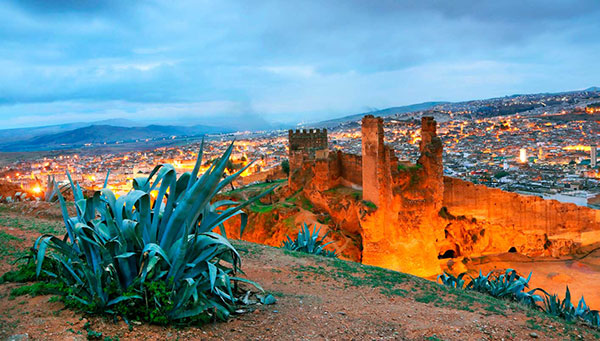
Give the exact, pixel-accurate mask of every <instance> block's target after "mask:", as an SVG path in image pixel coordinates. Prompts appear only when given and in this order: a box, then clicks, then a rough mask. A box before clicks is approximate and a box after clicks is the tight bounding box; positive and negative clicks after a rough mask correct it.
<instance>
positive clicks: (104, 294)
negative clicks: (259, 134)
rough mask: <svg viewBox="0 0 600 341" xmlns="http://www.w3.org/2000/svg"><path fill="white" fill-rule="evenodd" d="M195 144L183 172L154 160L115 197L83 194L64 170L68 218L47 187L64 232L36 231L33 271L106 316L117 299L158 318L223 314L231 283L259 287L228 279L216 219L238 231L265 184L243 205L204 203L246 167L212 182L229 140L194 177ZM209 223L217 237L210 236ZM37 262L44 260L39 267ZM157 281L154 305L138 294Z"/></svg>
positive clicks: (230, 263)
mask: <svg viewBox="0 0 600 341" xmlns="http://www.w3.org/2000/svg"><path fill="white" fill-rule="evenodd" d="M203 146H204V141H203V142H202V145H201V147H200V152H199V156H198V160H197V162H196V165H195V167H194V169H193V171H192V172H191V173H190V172H186V173H184V174H182V175H181V176H179V177H177V174H176V172H175V169H174V167H173V166H171V165H168V164H163V165H159V166H156V167H155V168H154V169H153V170H152V172H151V173H150V175H149V176H147V177H139V178H136V179H134V180H133V186H132V189H131V190H130V191H129V192H128V193H127V194H126V195H123V196H121V197H119V198H117V197H116V196H115V194H114V193H113V192H112V191H111V190H109V189H108V188H106V184H107V182H105V186H104V187H105V188H103V189H102V190H99V191H96V192H94V194H93V195H92V196H91V197H89V198H84V196H83V193H82V191H81V188H80V187H79V184H74V183H73V181H72V179H71V176H70V174H68V173H67V177H68V178H69V181H70V183H71V188H72V190H73V195H74V199H75V208H76V216H74V217H70V216H69V214H68V212H67V207H66V204H65V200H64V198H63V197H62V195H61V194H60V191H59V189H58V186H57V185H55V189H56V195H57V196H58V199H59V201H60V205H61V209H62V214H63V218H64V223H65V227H66V236H65V237H64V238H59V237H56V236H52V235H42V236H40V237H39V238H38V239H37V240H36V241H35V244H34V246H33V250H34V258H35V261H36V273H37V275H38V276H39V275H40V274H41V273H42V272H43V273H44V274H46V275H48V276H50V277H52V278H56V279H57V280H58V281H62V282H63V283H64V284H66V285H67V286H68V287H69V288H70V294H69V298H70V299H73V300H75V301H77V302H79V303H80V304H81V305H83V306H84V307H87V309H88V310H90V311H96V312H98V311H102V312H108V313H116V312H118V311H119V309H120V308H123V305H127V304H134V303H135V304H138V303H136V302H139V303H141V302H145V305H148V304H150V305H154V306H156V309H157V310H158V311H160V312H161V313H162V314H164V319H165V320H166V321H177V320H182V319H190V318H191V319H199V320H208V319H209V318H217V319H226V318H227V317H228V316H229V314H230V313H231V312H233V311H234V310H235V306H236V305H237V304H238V303H240V298H239V296H236V295H237V292H236V291H235V290H234V289H235V287H236V283H238V282H246V283H250V284H253V285H255V286H256V287H258V288H259V289H260V286H259V285H258V284H256V283H254V282H251V281H249V280H247V279H244V278H239V277H236V274H237V273H238V272H239V271H240V266H241V260H240V255H239V254H238V252H237V251H236V249H235V248H234V247H233V246H232V245H231V244H230V243H229V241H228V240H227V237H226V235H225V232H224V227H223V222H224V221H225V220H227V219H229V218H231V217H233V216H236V215H239V216H241V226H240V233H242V232H243V230H244V227H245V225H246V222H247V216H246V214H245V213H244V212H243V211H242V209H243V208H244V207H246V206H248V205H249V204H251V203H252V202H254V201H256V200H258V199H260V198H261V197H264V196H265V195H267V194H268V193H269V192H270V191H272V190H273V188H271V189H270V190H268V191H266V192H264V193H262V194H260V195H258V196H257V197H254V198H252V199H250V200H248V201H246V202H243V203H237V202H234V201H229V200H224V201H217V202H214V203H211V201H213V198H214V196H215V195H216V194H217V193H218V192H219V191H220V190H221V189H223V188H224V187H225V186H227V185H228V184H229V183H231V182H232V181H233V180H234V179H235V177H237V176H238V175H239V174H240V173H242V172H243V171H244V170H245V169H246V168H247V167H249V166H250V165H251V163H249V164H248V165H247V166H246V167H244V168H242V169H240V170H239V171H238V172H236V173H235V174H232V175H230V176H228V177H226V178H225V179H223V180H221V179H222V175H223V171H224V169H225V167H226V164H227V161H228V160H229V158H230V156H231V153H232V150H233V143H232V144H231V145H230V146H229V147H228V148H227V150H226V151H225V153H224V154H223V155H222V156H221V157H220V158H219V159H218V160H217V161H216V162H214V163H213V164H212V165H211V166H210V168H209V169H208V170H207V171H206V172H205V173H204V174H203V175H201V176H200V177H198V171H199V169H200V165H201V162H202V150H203ZM107 180H108V176H107ZM153 191H157V195H156V198H155V199H152V198H153V196H151V195H150V193H151V192H153ZM217 227H219V228H220V229H221V234H218V233H215V232H213V230H214V229H215V228H217ZM45 262H49V263H50V264H51V266H43V264H44V263H45ZM47 269H50V270H47ZM158 284H160V285H161V286H162V287H163V289H164V291H165V292H166V293H167V294H166V295H167V296H168V297H166V298H164V302H166V303H165V304H162V305H161V304H160V302H159V301H160V300H159V299H157V298H156V297H152V292H153V291H152V290H148V288H149V285H158ZM260 290H262V289H260ZM148 302H149V303H148Z"/></svg>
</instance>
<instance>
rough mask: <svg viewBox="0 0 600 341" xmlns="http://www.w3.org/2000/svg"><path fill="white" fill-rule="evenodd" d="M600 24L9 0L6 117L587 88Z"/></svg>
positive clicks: (304, 115)
mask: <svg viewBox="0 0 600 341" xmlns="http://www.w3.org/2000/svg"><path fill="white" fill-rule="evenodd" d="M599 33H600V3H599V2H598V1H597V0H589V1H585V0H573V1H558V0H546V1H542V0H538V1H530V0H528V1H526V0H519V1H516V0H515V1H512V0H511V1H508V0H507V1H466V0H455V1H447V0H435V1H417V0H405V1H397V0H394V1H392V0H380V1H362V0H360V1H359V0H337V1H316V0H315V1H308V0H307V1H295V2H294V1H275V0H272V1H194V0H189V1H185V0H181V1H167V0H156V1H117V0H105V1H91V0H88V1H75V0H73V1H67V0H61V1H34V0H25V1H8V2H4V3H3V4H1V5H0V74H2V77H1V79H0V107H1V106H2V103H4V106H5V107H10V108H12V109H14V108H16V107H18V108H20V109H19V110H21V112H15V111H14V110H12V109H11V110H8V109H6V108H4V109H1V108H0V109H1V110H0V118H1V117H7V115H9V116H10V117H11V118H13V117H14V116H15V115H17V116H18V115H22V116H23V117H25V116H28V117H33V116H32V115H34V114H35V110H36V108H40V107H41V106H42V105H43V108H44V109H43V114H44V115H47V116H50V115H52V114H56V115H58V114H59V113H60V112H61V110H63V111H64V106H63V105H62V104H61V105H58V104H57V105H56V106H55V107H54V108H55V109H52V108H53V106H52V103H72V102H78V101H86V103H95V104H94V105H95V107H97V108H98V109H97V110H96V111H94V113H95V114H94V115H98V114H99V113H100V112H101V111H102V110H105V111H106V112H107V115H109V114H110V113H109V111H110V110H108V107H107V106H106V105H102V103H112V104H114V103H128V105H127V107H128V111H127V112H133V113H135V112H136V109H135V108H136V103H138V104H139V111H140V112H141V111H144V110H149V109H148V105H150V104H152V103H163V104H164V108H165V109H164V110H165V112H168V111H169V110H172V112H173V115H175V114H177V115H184V113H186V114H185V115H188V114H189V112H188V111H185V110H183V109H181V107H180V106H179V105H181V106H185V105H188V104H189V103H204V102H205V103H214V102H219V103H222V102H227V103H234V104H235V103H237V104H236V105H231V106H228V107H227V108H228V109H227V110H228V112H230V114H232V115H234V116H235V115H242V114H244V113H252V115H262V117H263V118H264V119H266V120H269V121H288V122H293V121H300V120H313V119H320V118H324V117H326V116H336V115H341V114H348V113H352V112H357V111H360V110H362V109H363V108H364V107H366V106H375V107H385V106H392V105H401V104H409V103H414V102H419V101H426V100H438V99H439V100H461V99H470V98H481V97H489V96H498V95H504V94H509V93H515V92H535V91H552V90H568V89H573V88H585V87H587V86H590V85H594V84H593V82H594V81H596V80H597V79H599V78H600V70H599V69H598V68H597V67H596V66H597V51H598V50H599V49H600V38H598V37H599V36H600V34H599ZM189 105H191V104H189ZM193 105H194V106H190V108H196V106H195V105H196V104H193ZM199 107H202V108H204V109H203V110H202V111H203V112H202V113H201V114H202V115H210V114H211V112H210V110H214V108H215V107H214V106H212V105H208V106H199ZM69 108H70V109H69V110H81V107H79V106H76V105H72V106H69ZM190 110H192V109H190ZM39 114H40V115H42V112H39ZM83 114H85V113H83ZM121 114H123V113H122V112H120V111H118V110H117V111H114V112H112V114H110V115H121ZM125 114H126V113H125ZM3 115H4V116H3ZM194 115H196V114H194ZM198 115H200V114H198ZM56 117H60V116H59V115H58V116H56ZM56 117H55V119H56ZM63 117H67V116H63ZM90 117H91V116H90ZM94 117H95V116H94ZM182 117H183V116H182ZM23 119H25V118H23ZM14 122H17V123H15V124H18V122H20V121H18V120H17V121H14Z"/></svg>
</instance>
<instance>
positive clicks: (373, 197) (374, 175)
mask: <svg viewBox="0 0 600 341" xmlns="http://www.w3.org/2000/svg"><path fill="white" fill-rule="evenodd" d="M384 153H385V146H384V143H383V119H382V118H381V117H374V116H373V115H366V116H365V117H363V119H362V185H363V199H364V200H366V201H370V202H372V203H374V204H375V205H379V197H380V195H379V194H380V187H381V186H380V181H379V177H380V175H381V174H380V173H381V170H382V166H383V165H382V162H381V161H382V160H383V157H384Z"/></svg>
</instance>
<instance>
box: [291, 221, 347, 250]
mask: <svg viewBox="0 0 600 341" xmlns="http://www.w3.org/2000/svg"><path fill="white" fill-rule="evenodd" d="M320 232H321V228H319V229H318V230H317V225H316V224H315V226H314V227H313V230H312V232H311V231H310V228H309V227H308V225H307V224H306V223H304V224H303V225H302V227H301V229H300V231H299V232H298V235H297V236H296V239H294V240H292V239H291V238H290V237H289V236H286V240H284V241H283V243H282V244H281V247H282V248H284V249H287V250H291V251H300V252H304V253H310V254H313V255H321V256H325V257H331V258H337V257H338V255H337V253H336V252H335V251H328V250H325V246H327V245H329V244H331V243H333V241H331V242H329V243H323V242H324V241H325V238H327V235H328V234H329V232H327V233H325V235H324V236H323V237H321V239H319V233H320Z"/></svg>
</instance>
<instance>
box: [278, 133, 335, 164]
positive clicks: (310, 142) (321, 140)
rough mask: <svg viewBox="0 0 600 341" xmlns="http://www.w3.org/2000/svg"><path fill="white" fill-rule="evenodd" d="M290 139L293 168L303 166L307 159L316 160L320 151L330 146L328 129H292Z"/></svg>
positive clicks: (290, 155)
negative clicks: (328, 144)
mask: <svg viewBox="0 0 600 341" xmlns="http://www.w3.org/2000/svg"><path fill="white" fill-rule="evenodd" d="M288 139H289V148H290V149H289V159H290V168H291V169H297V168H301V167H302V163H303V162H304V161H305V160H314V159H315V158H316V156H317V154H318V152H319V151H326V150H327V148H328V147H327V129H323V130H321V129H309V130H306V129H302V130H300V129H296V130H295V131H294V130H292V129H290V130H289V131H288Z"/></svg>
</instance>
